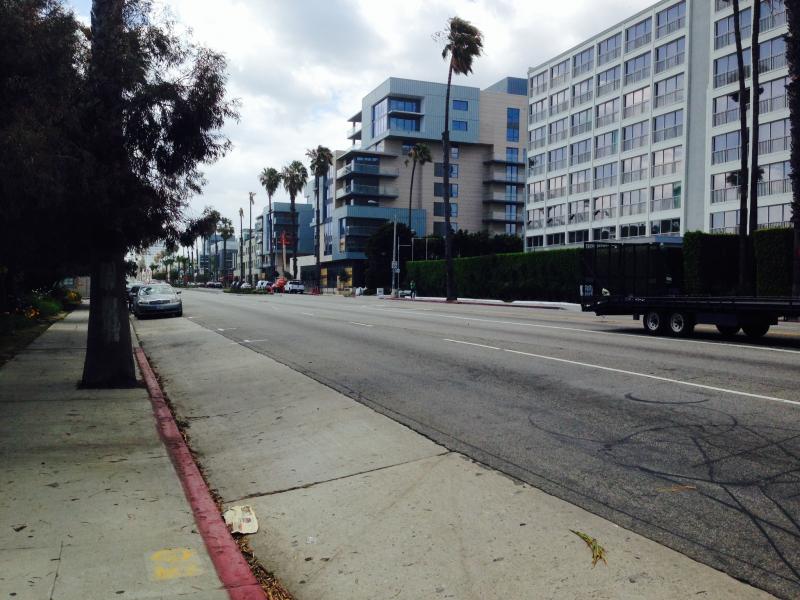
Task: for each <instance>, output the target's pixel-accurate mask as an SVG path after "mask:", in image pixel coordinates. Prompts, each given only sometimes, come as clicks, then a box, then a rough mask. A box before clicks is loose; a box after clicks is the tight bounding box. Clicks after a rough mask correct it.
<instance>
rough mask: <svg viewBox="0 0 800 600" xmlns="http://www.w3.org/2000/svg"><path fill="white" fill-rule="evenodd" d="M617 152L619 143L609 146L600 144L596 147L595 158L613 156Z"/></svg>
mask: <svg viewBox="0 0 800 600" xmlns="http://www.w3.org/2000/svg"><path fill="white" fill-rule="evenodd" d="M616 153H617V145H616V144H609V145H608V146H600V147H599V148H595V149H594V157H595V158H603V157H604V156H611V155H612V154H616Z"/></svg>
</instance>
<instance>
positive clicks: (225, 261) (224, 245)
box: [222, 238, 228, 287]
mask: <svg viewBox="0 0 800 600" xmlns="http://www.w3.org/2000/svg"><path fill="white" fill-rule="evenodd" d="M227 270H228V238H222V286H223V287H226V284H227V283H228V278H227V277H226V274H227Z"/></svg>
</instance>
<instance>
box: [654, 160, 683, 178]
mask: <svg viewBox="0 0 800 600" xmlns="http://www.w3.org/2000/svg"><path fill="white" fill-rule="evenodd" d="M681 167H683V161H682V160H676V161H673V162H668V163H661V164H660V165H653V177H663V176H664V175H674V174H675V173H677V172H678V169H680V168H681Z"/></svg>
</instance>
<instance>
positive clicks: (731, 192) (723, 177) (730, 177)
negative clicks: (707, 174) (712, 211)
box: [711, 171, 739, 204]
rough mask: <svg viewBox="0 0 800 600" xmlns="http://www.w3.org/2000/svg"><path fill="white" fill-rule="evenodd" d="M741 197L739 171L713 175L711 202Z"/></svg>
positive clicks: (727, 200)
mask: <svg viewBox="0 0 800 600" xmlns="http://www.w3.org/2000/svg"><path fill="white" fill-rule="evenodd" d="M738 199H739V172H738V171H728V172H726V173H717V174H715V175H712V176H711V204H717V203H719V202H729V201H730V202H732V201H734V200H738Z"/></svg>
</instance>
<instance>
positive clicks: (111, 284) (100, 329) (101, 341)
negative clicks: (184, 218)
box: [81, 252, 136, 388]
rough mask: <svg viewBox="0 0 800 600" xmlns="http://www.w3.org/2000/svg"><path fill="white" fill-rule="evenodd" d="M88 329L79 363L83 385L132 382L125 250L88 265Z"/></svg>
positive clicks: (130, 384) (131, 384) (116, 385)
mask: <svg viewBox="0 0 800 600" xmlns="http://www.w3.org/2000/svg"><path fill="white" fill-rule="evenodd" d="M89 297H90V301H91V310H90V311H89V333H88V336H87V340H86V359H85V360H84V363H83V380H82V382H81V385H82V386H83V387H85V388H126V387H134V386H135V385H136V373H135V371H134V367H133V348H132V346H131V330H130V322H129V321H128V303H127V298H126V295H125V253H124V252H118V253H116V254H114V255H109V256H105V257H102V258H100V259H98V260H96V261H95V262H93V264H92V266H91V282H90V291H89Z"/></svg>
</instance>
